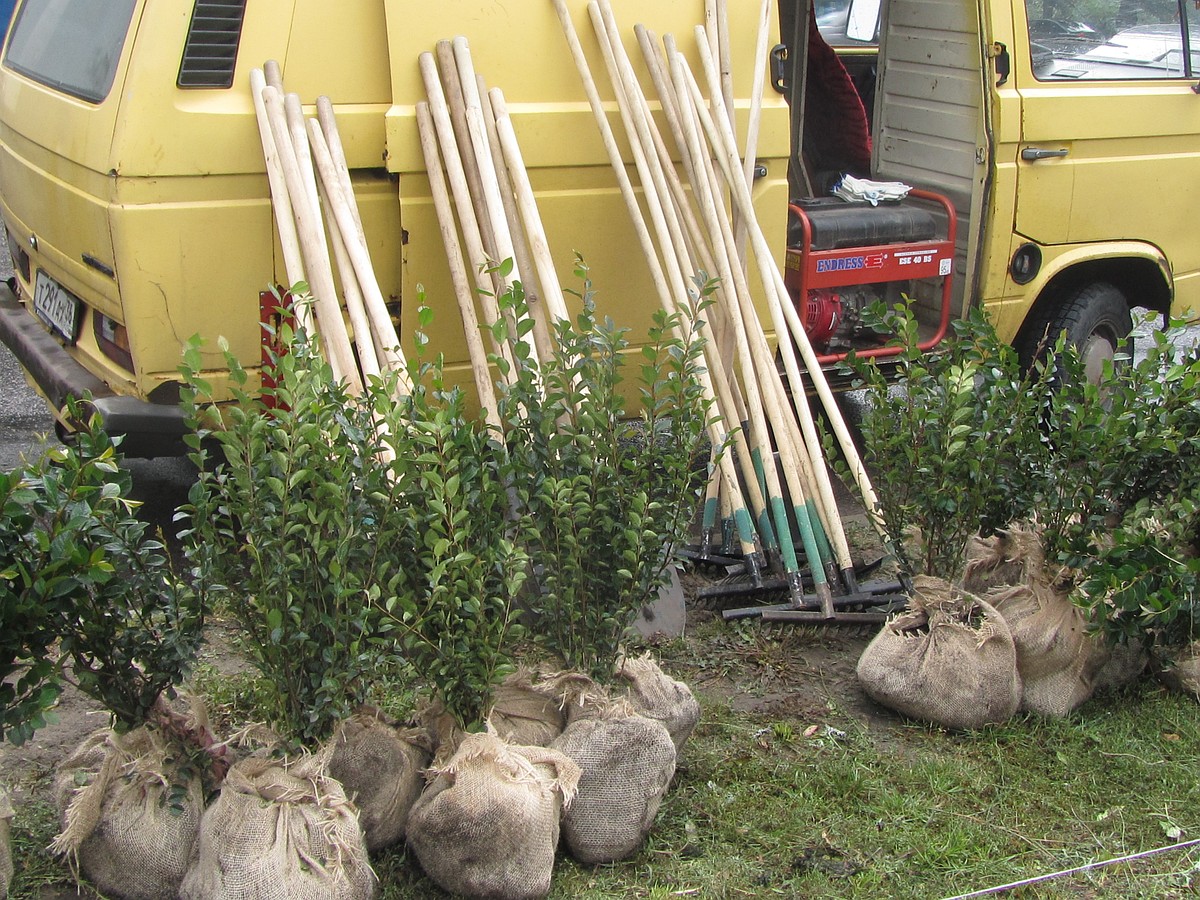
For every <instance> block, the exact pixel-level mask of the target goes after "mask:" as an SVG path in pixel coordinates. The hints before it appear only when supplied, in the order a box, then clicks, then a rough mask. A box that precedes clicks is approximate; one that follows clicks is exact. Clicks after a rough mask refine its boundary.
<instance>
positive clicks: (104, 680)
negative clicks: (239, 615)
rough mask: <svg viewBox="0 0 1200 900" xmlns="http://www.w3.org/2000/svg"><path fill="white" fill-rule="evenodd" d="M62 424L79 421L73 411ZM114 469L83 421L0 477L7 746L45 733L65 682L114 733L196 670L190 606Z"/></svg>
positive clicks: (197, 614) (122, 474)
mask: <svg viewBox="0 0 1200 900" xmlns="http://www.w3.org/2000/svg"><path fill="white" fill-rule="evenodd" d="M71 414H72V415H73V416H75V417H76V419H77V420H80V421H83V420H84V419H85V418H86V417H85V416H83V414H82V412H81V407H80V406H79V405H78V404H75V405H73V406H72V409H71ZM120 462H121V459H120V456H119V454H118V453H117V449H116V446H115V444H114V442H113V441H112V439H110V438H109V436H108V435H107V434H105V433H104V432H103V431H102V430H101V429H100V427H99V424H98V419H96V418H92V419H91V420H88V421H87V422H86V424H85V425H84V426H83V427H81V428H80V429H79V430H78V431H77V432H76V435H75V446H72V447H56V448H53V449H51V450H50V451H48V452H47V453H46V454H45V455H44V456H43V457H42V458H41V459H39V460H38V461H37V462H35V463H33V464H30V465H29V466H27V467H25V468H24V469H18V470H15V471H13V472H9V473H6V474H3V475H0V498H2V500H3V505H4V515H3V518H2V519H0V608H2V610H3V615H2V616H0V619H2V620H3V622H4V627H3V628H0V677H2V678H3V682H2V683H0V707H2V709H3V718H2V719H0V735H4V736H7V737H8V739H9V740H10V741H12V742H13V743H16V744H19V743H22V742H23V741H25V740H27V739H28V738H29V737H30V736H31V735H32V734H33V732H34V731H35V730H36V729H37V728H39V727H41V726H42V725H43V724H44V723H45V721H46V719H45V714H46V710H47V709H49V708H50V707H51V706H52V705H53V703H54V702H55V701H56V700H57V698H58V695H59V691H60V689H61V683H62V681H63V679H64V678H65V677H70V678H71V679H72V680H73V681H74V682H75V684H77V685H78V687H79V689H80V690H81V691H82V692H83V693H85V694H87V695H88V696H90V697H92V698H94V699H96V700H97V701H99V702H100V703H101V704H103V705H104V706H105V708H107V709H108V710H109V711H110V712H111V713H112V715H113V717H114V721H115V727H116V728H117V730H119V731H125V730H128V729H130V728H134V727H136V726H139V725H142V724H144V723H145V722H146V721H147V720H148V719H149V718H150V717H151V714H152V712H154V711H155V710H156V707H157V706H158V704H159V702H160V698H161V697H162V696H163V695H164V694H167V693H169V692H171V691H172V689H173V687H174V686H175V685H177V684H179V683H180V682H181V681H182V680H183V678H184V676H185V675H186V673H187V671H188V669H189V667H190V666H191V664H192V662H193V661H194V659H195V655H196V651H197V649H198V646H199V643H200V640H201V629H202V626H203V606H202V604H201V601H200V598H199V597H198V596H197V595H196V594H195V593H194V592H192V591H191V590H189V589H188V588H187V587H186V586H185V585H183V584H182V583H181V582H180V581H179V580H178V579H177V578H175V576H174V574H173V572H172V569H171V564H170V560H169V558H168V556H167V554H166V552H165V550H164V548H163V544H162V542H161V541H160V540H156V539H152V538H150V537H148V536H147V534H146V531H147V525H146V523H144V522H142V521H140V520H138V519H137V518H136V517H135V516H134V515H133V509H134V508H135V507H136V504H135V503H133V502H132V501H131V500H130V499H129V494H130V488H131V480H130V477H129V474H128V473H127V472H126V471H125V470H123V469H122V468H121V465H120ZM68 663H69V666H70V671H69V676H65V675H64V670H63V667H64V666H65V665H67V664H68Z"/></svg>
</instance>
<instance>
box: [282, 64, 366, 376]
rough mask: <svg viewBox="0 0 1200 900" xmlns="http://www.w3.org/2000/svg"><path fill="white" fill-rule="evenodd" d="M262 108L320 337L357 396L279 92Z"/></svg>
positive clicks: (320, 235)
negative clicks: (279, 165) (280, 169)
mask: <svg viewBox="0 0 1200 900" xmlns="http://www.w3.org/2000/svg"><path fill="white" fill-rule="evenodd" d="M262 99H263V104H264V106H265V108H266V111H267V119H268V121H269V122H270V125H271V133H272V135H273V136H274V138H275V146H276V148H277V149H278V151H279V158H280V161H281V163H282V164H283V173H284V179H285V181H286V183H287V188H288V195H289V197H290V198H291V202H292V214H293V217H294V218H295V221H296V234H297V236H298V238H299V241H300V249H301V253H302V255H303V257H304V269H305V272H306V273H307V274H308V283H309V286H310V287H311V288H312V291H313V296H314V298H315V301H316V318H317V327H318V334H319V335H320V338H321V343H322V345H323V347H324V350H325V357H326V359H327V360H328V361H329V365H330V368H331V369H332V370H333V375H334V377H335V378H337V379H339V380H344V381H345V382H346V384H347V387H348V388H349V390H350V391H351V393H352V394H358V393H359V392H360V391H361V389H362V385H361V383H359V381H358V374H357V371H356V369H355V364H354V352H353V350H352V349H351V347H350V337H349V335H348V334H347V333H346V323H345V321H344V320H343V319H342V308H341V304H340V303H339V302H338V296H337V288H336V287H335V286H334V283H333V272H332V270H331V269H330V267H329V251H328V249H327V248H326V246H325V231H324V229H323V228H322V227H321V222H320V219H319V217H317V216H314V210H313V207H312V205H311V204H310V203H309V201H308V193H307V190H308V189H307V188H306V187H305V184H304V178H303V176H302V175H301V173H300V166H299V164H298V163H297V161H296V153H295V148H294V147H293V145H292V139H291V134H290V132H289V131H288V126H287V118H286V114H285V112H284V102H283V98H282V97H281V96H280V95H279V91H277V90H276V89H275V88H273V87H271V86H270V85H267V86H266V87H265V88H263V91H262Z"/></svg>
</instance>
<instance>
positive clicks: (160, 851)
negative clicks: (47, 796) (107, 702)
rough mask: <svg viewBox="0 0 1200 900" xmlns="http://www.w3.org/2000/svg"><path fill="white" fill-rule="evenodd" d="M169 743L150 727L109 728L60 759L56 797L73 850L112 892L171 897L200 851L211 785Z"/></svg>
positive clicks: (64, 848)
mask: <svg viewBox="0 0 1200 900" xmlns="http://www.w3.org/2000/svg"><path fill="white" fill-rule="evenodd" d="M170 756H171V752H170V750H169V748H168V746H167V744H166V742H165V741H164V740H163V739H162V738H161V737H160V736H159V735H158V734H157V733H156V732H155V731H153V730H152V729H151V728H149V727H146V726H142V727H140V728H135V729H134V730H132V731H130V732H128V733H127V734H121V735H119V734H116V733H114V732H112V731H110V730H108V729H102V730H100V731H96V732H94V733H92V734H91V735H89V736H88V737H87V738H86V739H85V740H84V741H83V743H82V744H80V745H79V747H78V748H77V749H76V750H75V752H74V753H73V754H71V756H70V757H68V758H67V759H66V760H65V761H64V762H63V763H62V764H61V765H59V767H58V769H57V771H56V773H55V779H54V799H55V802H56V804H57V808H58V812H59V821H60V822H61V824H62V833H61V834H59V835H58V837H56V838H55V839H54V842H53V843H52V844H51V845H50V849H51V851H52V852H53V853H54V854H55V855H58V856H64V857H66V859H67V861H68V863H69V864H70V865H71V867H72V869H73V870H75V871H76V872H78V873H81V874H83V875H85V876H86V877H87V878H88V879H89V880H90V881H91V882H92V884H93V885H94V886H95V887H96V889H97V890H98V891H100V892H101V893H102V894H105V895H106V896H113V897H125V898H128V900H160V898H161V900H170V898H174V897H175V896H176V895H177V894H178V893H179V885H180V882H181V881H182V880H183V876H184V872H185V871H186V870H187V866H188V863H189V861H190V859H191V857H192V851H193V845H194V844H195V843H196V837H197V833H198V830H199V827H200V816H201V814H202V813H203V812H204V786H203V784H202V783H201V779H200V777H199V776H198V775H194V774H185V773H183V772H182V771H181V770H180V769H179V767H178V766H177V765H176V764H175V763H173V762H172V761H171V759H170Z"/></svg>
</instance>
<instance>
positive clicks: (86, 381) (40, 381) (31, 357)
mask: <svg viewBox="0 0 1200 900" xmlns="http://www.w3.org/2000/svg"><path fill="white" fill-rule="evenodd" d="M0 341H3V342H4V343H5V344H7V345H8V348H9V349H10V350H12V353H13V356H15V357H16V358H17V362H19V363H20V364H21V365H22V366H23V367H24V369H25V371H26V372H28V373H29V376H30V378H31V379H32V380H33V383H34V384H35V385H36V386H37V389H38V391H39V392H40V393H41V395H42V396H43V397H44V398H45V399H46V402H47V403H49V404H50V406H51V408H52V411H53V412H55V413H56V414H57V415H58V418H59V419H60V420H64V419H65V418H66V415H65V412H64V410H65V407H66V405H67V400H68V399H69V398H71V397H76V398H81V397H83V396H84V395H85V394H90V395H91V398H92V399H91V407H92V408H93V409H94V410H95V411H96V413H97V414H98V415H99V416H100V422H101V425H102V426H103V427H104V430H105V431H106V432H108V434H109V435H111V436H112V437H118V436H119V437H120V438H121V444H120V448H119V449H120V451H121V453H123V454H124V455H125V456H139V457H155V456H182V455H184V454H185V453H187V452H188V448H187V445H186V444H184V442H183V436H184V435H185V434H187V433H188V427H187V422H186V421H185V419H184V415H183V408H182V407H181V406H179V405H178V404H157V403H147V402H146V401H145V400H139V399H137V398H136V397H122V396H118V395H117V394H115V393H114V392H113V390H112V388H110V387H109V386H108V385H106V384H105V383H104V382H103V381H101V380H100V379H99V378H97V377H96V376H95V375H93V374H92V373H91V372H89V371H88V370H87V369H85V368H84V367H83V366H81V365H80V364H79V363H78V362H76V361H75V360H74V359H72V358H71V356H70V355H69V354H68V353H67V351H66V350H65V349H63V347H62V345H61V344H59V342H58V341H57V340H55V339H54V338H53V337H52V336H51V335H50V333H49V332H48V331H46V329H45V328H43V327H42V324H41V322H39V321H38V320H37V318H36V317H34V316H33V315H32V314H31V313H30V312H29V311H28V310H26V309H25V307H24V306H22V305H21V304H20V303H19V302H18V301H17V298H16V296H15V295H14V294H13V292H12V288H11V287H10V286H8V285H7V284H3V283H0Z"/></svg>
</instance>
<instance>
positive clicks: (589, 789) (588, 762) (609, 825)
mask: <svg viewBox="0 0 1200 900" xmlns="http://www.w3.org/2000/svg"><path fill="white" fill-rule="evenodd" d="M551 746H552V747H554V748H555V749H556V750H561V751H562V752H563V753H565V754H566V755H567V756H569V757H570V758H571V759H573V760H574V761H575V762H576V763H577V764H578V765H579V768H580V770H581V772H582V774H581V775H580V778H579V794H578V795H577V796H576V798H575V801H574V802H573V803H572V804H571V806H570V808H569V809H567V810H566V812H564V814H563V840H564V841H565V842H566V845H567V849H568V850H570V851H571V855H572V856H574V857H575V858H576V859H577V860H579V861H580V862H584V863H604V862H612V861H614V860H618V859H624V858H626V857H627V856H630V855H632V854H633V853H635V852H636V851H637V849H638V848H639V847H641V846H642V842H643V841H645V839H646V835H648V834H649V833H650V828H651V827H652V826H653V824H654V819H655V817H656V816H657V815H658V808H659V806H660V805H661V803H662V799H663V797H664V796H665V795H666V793H667V788H668V787H669V786H670V784H671V777H672V776H673V775H674V774H675V744H674V742H673V741H672V740H671V735H670V733H669V732H668V731H667V729H666V727H665V726H664V725H663V724H662V723H661V722H659V721H656V720H655V719H648V718H646V717H645V716H642V715H639V714H638V713H637V712H636V711H635V710H634V709H633V708H632V705H631V704H630V703H629V702H628V701H626V700H624V699H619V700H616V701H614V702H613V703H612V704H610V705H609V707H607V708H606V709H605V710H603V712H602V714H601V715H600V717H598V718H592V719H579V720H577V721H575V722H573V723H571V724H570V725H568V726H567V729H566V731H564V732H563V733H562V734H561V735H560V736H559V737H558V739H557V740H555V741H554V743H553V744H552V745H551Z"/></svg>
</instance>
